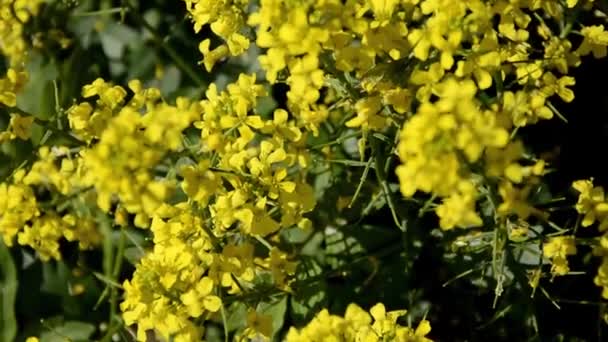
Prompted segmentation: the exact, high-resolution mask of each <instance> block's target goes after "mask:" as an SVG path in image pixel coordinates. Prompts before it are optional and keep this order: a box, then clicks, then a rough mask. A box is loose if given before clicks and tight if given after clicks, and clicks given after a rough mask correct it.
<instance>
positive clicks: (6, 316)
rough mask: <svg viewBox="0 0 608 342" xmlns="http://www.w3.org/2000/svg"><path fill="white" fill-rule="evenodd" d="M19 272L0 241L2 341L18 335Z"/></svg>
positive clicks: (12, 338) (0, 332) (0, 327)
mask: <svg viewBox="0 0 608 342" xmlns="http://www.w3.org/2000/svg"><path fill="white" fill-rule="evenodd" d="M16 298H17V270H16V268H15V263H14V262H13V258H12V257H11V254H10V252H9V250H8V248H7V247H6V245H5V244H4V242H3V241H1V239H0V310H1V311H0V341H2V342H4V341H6V342H10V341H13V340H14V339H15V336H16V335H17V319H16V318H15V300H16Z"/></svg>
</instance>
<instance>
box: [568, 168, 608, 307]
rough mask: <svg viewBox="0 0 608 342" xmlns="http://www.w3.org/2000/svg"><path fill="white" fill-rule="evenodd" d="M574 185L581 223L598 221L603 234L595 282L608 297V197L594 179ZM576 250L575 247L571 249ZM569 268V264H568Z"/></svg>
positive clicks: (599, 246)
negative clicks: (581, 217)
mask: <svg viewBox="0 0 608 342" xmlns="http://www.w3.org/2000/svg"><path fill="white" fill-rule="evenodd" d="M572 187H573V188H574V189H575V190H576V191H578V192H579V197H578V202H577V203H576V205H575V208H576V211H577V212H578V213H579V214H581V215H583V219H582V221H581V225H582V226H583V227H588V226H591V225H592V224H594V223H595V222H598V223H599V224H598V230H599V232H600V233H601V234H602V235H601V237H600V238H599V244H597V245H596V246H595V249H594V254H596V255H597V256H600V257H602V263H601V265H600V267H599V269H598V272H597V275H596V276H595V279H594V280H595V284H596V285H597V286H600V287H602V297H604V298H606V299H608V232H607V229H606V228H608V220H607V218H608V199H607V198H606V195H605V194H604V189H603V188H602V187H601V186H594V185H593V180H592V179H591V180H577V181H575V182H574V183H572ZM573 249H574V251H576V249H575V247H573V246H572V247H570V250H571V251H572V250H573ZM566 269H567V265H566Z"/></svg>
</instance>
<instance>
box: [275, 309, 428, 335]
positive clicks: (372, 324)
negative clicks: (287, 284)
mask: <svg viewBox="0 0 608 342" xmlns="http://www.w3.org/2000/svg"><path fill="white" fill-rule="evenodd" d="M405 313H406V310H397V311H389V312H387V311H386V309H385V307H384V304H382V303H378V304H376V305H374V306H373V307H372V308H371V309H370V311H369V313H368V312H366V311H365V310H363V309H362V308H360V307H359V306H358V305H357V304H350V305H349V306H348V307H347V308H346V312H345V313H344V317H341V316H336V315H331V314H330V313H329V312H328V311H327V309H323V310H321V311H320V312H319V313H318V314H317V315H316V316H315V318H313V319H312V321H310V323H308V324H307V325H306V326H305V327H303V328H301V329H296V328H291V329H290V330H289V333H288V334H287V337H286V341H288V342H304V341H401V342H414V341H415V342H428V341H430V339H428V338H426V337H425V336H426V335H427V334H428V333H429V332H430V331H431V325H430V324H429V322H428V321H426V320H422V321H421V322H420V323H419V324H418V327H416V328H415V329H413V328H411V327H407V326H402V325H400V324H399V323H398V322H397V320H398V319H399V317H401V316H403V315H405Z"/></svg>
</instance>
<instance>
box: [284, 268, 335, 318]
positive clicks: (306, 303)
mask: <svg viewBox="0 0 608 342" xmlns="http://www.w3.org/2000/svg"><path fill="white" fill-rule="evenodd" d="M322 272H323V269H322V268H321V266H320V265H319V263H318V262H317V261H315V260H314V259H313V258H310V257H305V258H302V261H301V262H300V263H299V264H298V269H297V271H296V275H297V278H298V281H299V282H301V283H306V280H307V279H309V278H314V277H318V276H319V275H321V273H322ZM326 304H327V283H326V282H325V280H319V281H315V282H313V283H311V284H304V285H303V286H302V287H300V288H298V289H297V291H296V292H295V294H294V295H293V296H292V297H291V298H290V305H289V306H290V312H291V315H290V317H291V318H292V319H293V321H294V322H293V323H294V325H300V324H303V323H305V322H307V321H308V320H309V319H310V318H311V317H312V316H313V315H314V314H315V313H316V312H318V311H319V310H320V309H321V308H322V307H325V306H326Z"/></svg>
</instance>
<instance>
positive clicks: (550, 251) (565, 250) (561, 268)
mask: <svg viewBox="0 0 608 342" xmlns="http://www.w3.org/2000/svg"><path fill="white" fill-rule="evenodd" d="M574 254H576V244H575V240H574V237H572V236H555V237H552V238H550V239H549V241H548V242H546V243H544V244H543V255H544V256H545V257H547V258H549V259H551V262H552V266H551V273H553V274H554V275H560V276H561V275H566V274H567V273H568V272H569V270H570V269H569V267H568V260H567V259H566V257H567V256H568V255H574Z"/></svg>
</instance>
